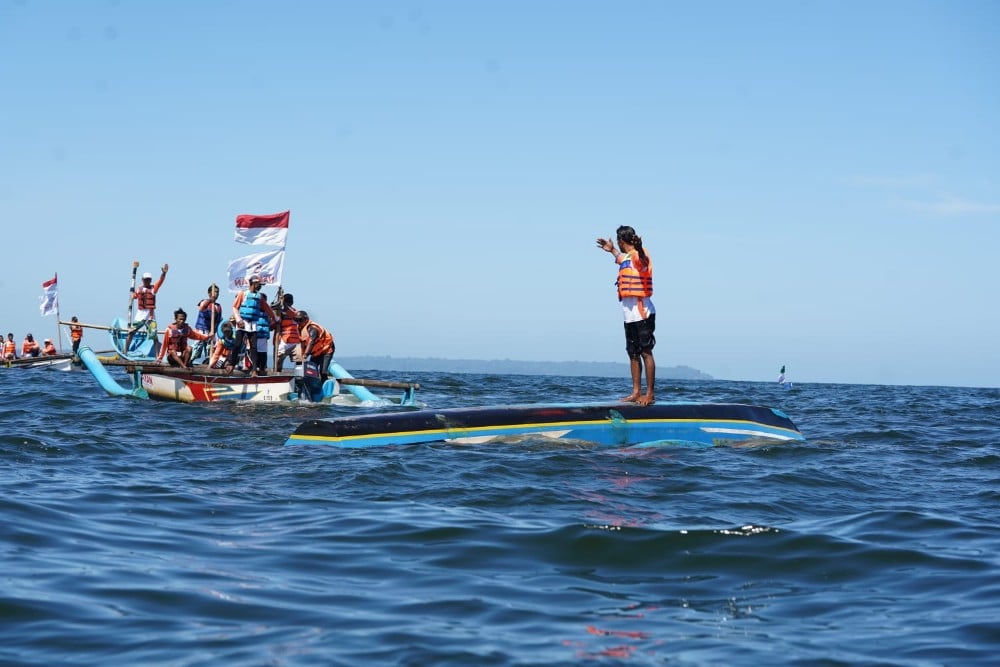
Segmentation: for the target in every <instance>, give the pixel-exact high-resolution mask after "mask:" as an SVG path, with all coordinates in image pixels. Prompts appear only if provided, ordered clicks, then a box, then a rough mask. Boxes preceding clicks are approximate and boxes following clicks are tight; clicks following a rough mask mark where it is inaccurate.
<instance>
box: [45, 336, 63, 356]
mask: <svg viewBox="0 0 1000 667" xmlns="http://www.w3.org/2000/svg"><path fill="white" fill-rule="evenodd" d="M54 354H59V353H58V352H56V346H55V345H53V344H52V339H51V338H46V339H45V344H44V345H42V356H43V357H51V356H52V355H54Z"/></svg>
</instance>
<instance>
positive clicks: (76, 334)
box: [69, 324, 83, 342]
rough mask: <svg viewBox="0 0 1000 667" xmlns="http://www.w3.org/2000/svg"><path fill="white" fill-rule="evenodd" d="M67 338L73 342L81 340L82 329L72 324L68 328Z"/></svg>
mask: <svg viewBox="0 0 1000 667" xmlns="http://www.w3.org/2000/svg"><path fill="white" fill-rule="evenodd" d="M69 337H70V338H71V339H72V340H73V341H74V342H76V341H78V340H80V339H81V338H83V327H81V326H80V325H79V324H74V325H73V326H71V327H70V328H69Z"/></svg>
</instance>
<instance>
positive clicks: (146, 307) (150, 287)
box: [123, 264, 170, 353]
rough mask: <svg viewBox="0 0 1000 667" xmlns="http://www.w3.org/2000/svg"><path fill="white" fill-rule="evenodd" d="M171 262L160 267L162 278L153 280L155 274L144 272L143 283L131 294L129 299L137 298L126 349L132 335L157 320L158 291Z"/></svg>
mask: <svg viewBox="0 0 1000 667" xmlns="http://www.w3.org/2000/svg"><path fill="white" fill-rule="evenodd" d="M169 268H170V265H169V264H164V265H163V268H161V269H160V279H159V280H157V281H156V282H155V283H154V282H153V274H152V273H150V272H148V271H147V272H146V273H144V274H142V285H140V286H139V287H136V288H135V289H134V290H132V291H131V293H130V294H129V301H130V302H131V301H132V300H135V306H136V310H135V319H133V320H132V321H131V322H130V323H129V329H128V335H127V336H125V347H124V348H123V349H124V351H125V352H126V353H127V352H128V351H129V345H131V344H132V335H133V334H135V332H136V331H138V330H139V329H141V328H143V327H147V326H149V324H150V323H151V322H156V293H157V292H159V291H160V288H161V287H162V286H163V279H164V278H166V277H167V269H169Z"/></svg>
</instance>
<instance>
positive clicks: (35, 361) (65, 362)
mask: <svg viewBox="0 0 1000 667" xmlns="http://www.w3.org/2000/svg"><path fill="white" fill-rule="evenodd" d="M0 364H2V365H3V367H4V368H48V369H50V370H54V371H69V370H72V369H73V354H71V353H70V354H51V355H48V356H38V357H21V358H20V359H4V360H3V361H0Z"/></svg>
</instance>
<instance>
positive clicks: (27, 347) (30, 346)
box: [21, 338, 38, 355]
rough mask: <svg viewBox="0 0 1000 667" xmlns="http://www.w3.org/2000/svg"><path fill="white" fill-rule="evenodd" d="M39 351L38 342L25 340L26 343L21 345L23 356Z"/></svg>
mask: <svg viewBox="0 0 1000 667" xmlns="http://www.w3.org/2000/svg"><path fill="white" fill-rule="evenodd" d="M37 349H38V342H37V341H33V340H28V339H27V338H25V339H24V342H23V343H21V354H22V355H24V354H31V353H32V352H33V351H35V350H37Z"/></svg>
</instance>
